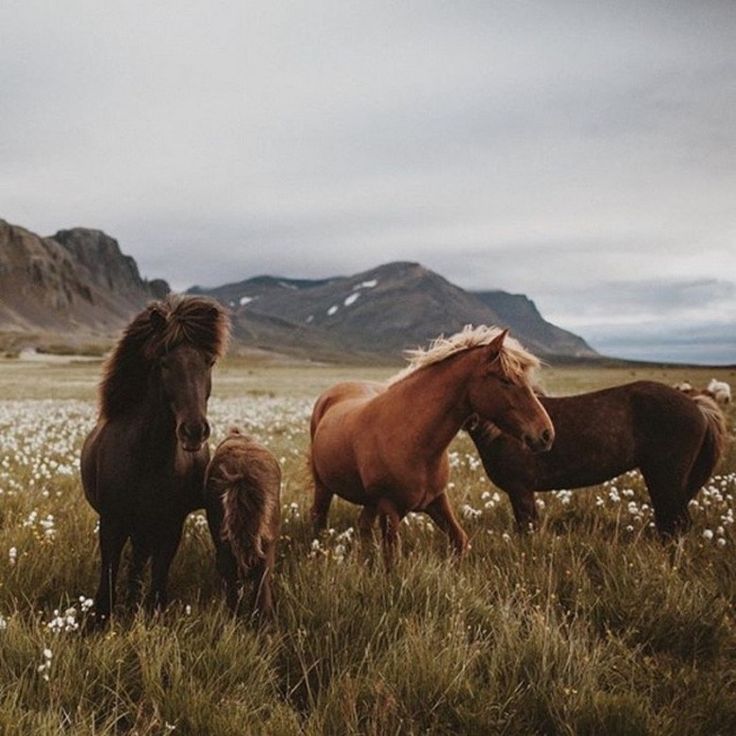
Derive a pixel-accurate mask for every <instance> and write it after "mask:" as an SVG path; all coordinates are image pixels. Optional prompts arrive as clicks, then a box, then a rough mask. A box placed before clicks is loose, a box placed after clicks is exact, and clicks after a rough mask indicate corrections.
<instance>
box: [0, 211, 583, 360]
mask: <svg viewBox="0 0 736 736" xmlns="http://www.w3.org/2000/svg"><path fill="white" fill-rule="evenodd" d="M168 291H169V286H168V284H167V283H166V282H165V281H162V280H153V281H148V280H146V279H144V278H142V277H141V275H140V272H139V270H138V266H137V264H136V262H135V260H134V259H133V258H132V257H130V256H127V255H125V254H123V253H122V251H121V250H120V246H119V244H118V242H117V241H116V240H114V239H113V238H111V237H109V236H108V235H106V234H105V233H104V232H102V231H100V230H93V229H87V228H73V229H70V230H60V231H58V232H57V233H56V234H55V235H53V236H51V237H40V236H38V235H35V234H34V233H32V232H30V231H29V230H26V229H25V228H22V227H18V226H15V225H10V224H9V223H7V222H5V221H3V220H0V332H2V333H4V334H6V335H7V334H11V335H13V336H15V337H18V336H19V335H20V336H22V335H24V334H39V333H43V334H45V335H59V336H62V337H63V339H70V338H79V337H80V336H85V337H87V336H92V337H97V338H99V339H100V341H101V342H103V343H104V342H105V341H107V343H110V342H111V341H112V339H114V337H115V335H116V334H117V333H118V331H119V330H120V329H121V328H122V327H124V325H125V324H126V323H127V322H128V320H129V319H130V318H131V316H132V315H134V314H135V313H136V312H138V311H139V310H140V309H141V308H143V307H144V306H145V304H147V303H148V302H149V301H151V300H152V299H157V298H161V297H163V296H164V295H165V294H167V293H168ZM189 291H190V292H192V293H202V294H208V295H211V296H212V297H214V298H216V299H218V300H219V301H221V302H222V303H223V304H225V305H226V306H228V307H229V308H230V309H231V311H232V315H233V335H234V338H235V341H234V343H235V347H236V348H237V347H238V346H244V347H247V348H257V349H259V350H266V351H270V352H278V353H285V354H288V355H296V356H301V357H305V358H311V359H326V360H337V359H351V360H353V359H358V360H381V361H384V360H387V359H390V360H392V359H395V358H396V357H397V356H398V355H399V354H400V353H401V351H402V350H404V349H406V348H408V347H415V346H417V345H426V344H427V342H428V341H429V340H431V339H432V338H433V337H436V336H437V335H439V334H443V333H444V334H451V333H453V332H456V331H457V330H459V329H461V328H462V327H463V326H464V325H465V324H482V323H485V324H498V325H503V326H507V327H510V328H511V330H512V332H513V334H514V335H515V336H516V337H517V338H518V339H520V340H521V341H522V343H523V344H525V345H526V346H527V347H529V348H530V349H531V350H533V351H534V352H537V353H539V354H540V355H543V356H557V355H559V356H567V357H576V358H588V357H595V356H596V355H597V354H596V353H595V351H594V350H592V349H591V348H590V347H589V346H588V345H587V344H586V343H585V342H584V340H582V338H579V337H578V336H576V335H573V334H572V333H570V332H567V331H565V330H562V329H561V328H559V327H556V326H555V325H552V324H550V323H549V322H547V321H545V320H544V319H543V317H542V316H541V314H540V313H539V311H538V310H537V308H536V307H535V305H534V303H533V302H531V301H530V300H529V299H527V297H525V296H523V295H515V294H508V293H506V292H500V291H487V292H478V293H471V292H468V291H465V290H463V289H461V288H460V287H459V286H456V285H455V284H452V283H451V282H449V281H448V280H447V279H445V278H444V277H443V276H441V275H439V274H438V273H435V272H434V271H431V270H429V269H427V268H425V267H424V266H422V265H421V264H419V263H412V262H405V261H400V262H395V263H387V264H383V265H381V266H378V267H377V268H374V269H370V270H369V271H364V272H361V273H358V274H354V275H352V276H337V277H333V278H326V279H292V278H280V277H277V276H257V277H255V278H249V279H246V280H244V281H240V282H237V283H232V284H225V285H223V286H219V287H214V288H201V287H192V289H190V290H189ZM62 341H63V340H62ZM73 341H74V340H72V342H73ZM17 342H18V341H17V340H16V341H15V342H14V344H17ZM77 342H78V339H77Z"/></svg>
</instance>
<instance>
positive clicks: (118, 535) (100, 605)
mask: <svg viewBox="0 0 736 736" xmlns="http://www.w3.org/2000/svg"><path fill="white" fill-rule="evenodd" d="M127 539H128V530H127V527H126V525H125V524H124V523H123V522H122V521H121V520H120V519H115V518H110V517H107V516H102V517H100V557H101V565H100V585H99V587H98V588H97V594H96V595H95V620H96V622H97V623H98V624H102V623H104V622H105V621H107V619H108V618H109V617H110V612H111V611H112V607H113V606H114V605H115V584H116V582H117V577H118V570H119V569H120V554H121V552H122V551H123V547H124V546H125V542H126V540H127Z"/></svg>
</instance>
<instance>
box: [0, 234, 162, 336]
mask: <svg viewBox="0 0 736 736" xmlns="http://www.w3.org/2000/svg"><path fill="white" fill-rule="evenodd" d="M168 291H169V286H168V284H167V283H166V282H165V281H160V280H156V281H146V280H145V279H142V278H141V276H140V274H139V273H138V266H137V265H136V263H135V261H134V260H133V259H132V258H130V257H129V256H125V255H123V254H122V253H121V251H120V247H119V246H118V243H117V241H115V240H113V239H112V238H110V237H109V236H107V235H105V233H103V232H101V231H99V230H87V229H84V228H75V229H73V230H61V231H59V232H58V233H56V235H54V236H52V237H48V238H42V237H39V236H38V235H35V234H34V233H32V232H30V231H28V230H26V229H24V228H22V227H18V226H16V225H10V224H8V223H7V222H5V221H4V220H0V330H4V331H11V332H15V331H23V332H38V331H42V332H47V333H48V332H53V333H59V334H64V333H70V332H77V331H80V330H81V331H85V332H88V333H94V334H100V335H110V334H112V333H113V332H114V331H116V330H117V329H119V328H120V327H122V326H124V325H125V324H126V322H127V321H128V320H129V319H130V317H131V315H133V314H134V313H135V312H137V311H138V310H140V309H141V308H142V307H143V306H144V305H145V304H147V303H148V302H149V301H151V299H154V298H159V297H161V296H163V295H164V294H166V293H168Z"/></svg>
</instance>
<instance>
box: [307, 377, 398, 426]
mask: <svg viewBox="0 0 736 736" xmlns="http://www.w3.org/2000/svg"><path fill="white" fill-rule="evenodd" d="M385 388H386V387H385V385H384V384H382V383H378V382H376V381H344V382H343V383H336V384H335V385H334V386H331V387H330V388H328V389H327V391H324V392H323V393H322V394H320V396H319V398H318V399H317V401H316V402H315V404H314V408H313V409H312V421H311V426H310V430H311V435H312V438H314V435H315V432H316V430H317V426H318V425H319V423H320V422H321V421H322V419H323V418H324V416H325V415H326V414H327V413H328V412H329V411H331V410H332V409H333V408H335V407H339V411H341V412H342V411H346V410H348V409H351V408H358V407H360V406H361V405H363V404H364V403H366V402H367V401H370V399H372V398H373V397H375V396H378V394H380V393H382V392H383V391H384V390H385Z"/></svg>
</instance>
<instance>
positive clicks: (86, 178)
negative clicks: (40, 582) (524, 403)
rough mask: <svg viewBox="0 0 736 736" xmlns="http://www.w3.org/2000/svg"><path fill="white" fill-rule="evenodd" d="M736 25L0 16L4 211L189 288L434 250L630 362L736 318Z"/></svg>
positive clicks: (74, 7)
mask: <svg viewBox="0 0 736 736" xmlns="http://www.w3.org/2000/svg"><path fill="white" fill-rule="evenodd" d="M735 33H736V5H734V4H733V3H731V2H704V3H691V2H671V3H667V4H666V5H665V4H662V3H658V2H654V1H651V2H636V3H635V2H623V3H615V4H610V5H608V6H605V5H604V4H600V3H582V2H574V1H572V0H570V1H569V2H568V1H564V2H563V1H562V0H559V1H557V2H550V3H542V2H515V3H508V2H467V3H452V4H447V3H439V2H438V3H434V2H422V3H418V2H416V3H414V2H409V3H400V4H396V3H388V2H385V3H384V2H370V3H369V2H336V1H335V2H320V3H312V2H310V3H306V2H305V3H291V2H290V3H286V2H272V3H260V4H256V3H242V2H234V0H230V1H228V0H226V1H225V2H221V3H217V4H215V5H213V4H212V3H206V2H204V0H201V1H197V0H193V1H189V2H185V3H173V2H161V3H154V4H151V3H143V2H129V3H124V4H122V3H121V4H99V3H94V2H92V1H91V0H68V2H65V3H64V4H63V5H58V6H54V5H49V4H48V3H45V2H40V0H28V1H26V2H19V1H18V0H9V1H8V2H5V3H3V4H2V6H0V34H2V35H1V37H0V95H1V97H0V99H2V100H3V114H2V115H1V116H0V215H1V216H4V217H5V218H7V219H10V220H11V221H14V222H18V223H20V224H23V225H26V226H28V227H30V228H32V229H34V230H37V231H40V232H43V233H50V232H53V231H54V230H56V229H57V228H60V227H68V226H73V225H89V226H95V227H101V228H103V229H105V230H106V231H108V232H110V233H111V234H113V235H115V236H116V237H118V239H119V240H120V241H121V243H122V245H123V248H124V249H125V250H126V251H127V252H130V253H131V254H132V255H134V256H135V257H136V258H137V260H138V261H139V263H140V264H141V267H142V270H143V271H144V272H145V273H146V274H148V275H149V276H157V275H163V276H166V277H168V278H170V280H171V281H172V282H173V283H174V284H175V285H176V286H178V287H186V286H188V285H190V284H192V283H195V282H198V283H205V284H215V283H220V282H224V281H229V280H233V279H237V278H243V277H246V276H249V275H254V274H256V273H264V272H278V273H282V274H285V275H306V276H323V275H328V274H334V273H346V272H350V271H356V270H360V269H364V268H369V267H372V266H374V265H377V264H378V263H380V262H384V261H387V260H397V259H402V260H404V259H412V260H420V261H422V262H424V263H425V264H426V265H428V266H430V267H433V268H437V269H438V270H440V271H441V272H442V273H444V274H445V275H447V276H448V277H449V278H450V279H451V280H453V281H455V282H456V283H459V284H461V285H463V286H467V287H471V288H493V287H500V288H505V289H508V290H511V291H519V292H526V293H528V294H529V295H530V296H532V297H533V298H534V299H535V300H536V301H537V303H538V304H539V306H540V308H541V309H542V310H543V312H544V313H545V314H546V315H548V316H550V317H553V318H555V319H557V321H558V322H560V323H561V324H562V325H563V326H569V327H571V328H574V329H577V330H579V331H580V332H582V334H584V335H585V336H586V337H589V338H590V339H592V340H593V341H594V342H595V340H596V339H597V336H598V335H599V333H600V331H601V330H604V329H605V330H609V329H610V333H609V332H606V334H607V335H610V336H611V338H610V340H609V342H606V343H605V345H606V346H608V345H612V346H616V345H618V346H619V347H617V348H616V349H617V350H619V351H621V350H625V349H627V348H626V347H625V346H624V345H623V343H618V342H616V341H615V339H617V338H615V335H616V334H620V335H621V336H622V339H626V336H627V335H631V334H632V332H631V330H632V323H633V322H635V321H636V320H637V319H638V320H639V321H641V322H642V324H643V323H646V322H647V321H649V320H652V321H653V322H655V323H658V324H660V325H662V327H663V334H665V333H666V334H672V335H674V334H675V333H676V332H677V330H679V329H681V325H682V321H683V319H689V320H690V321H691V322H693V321H694V320H697V321H698V323H699V324H706V323H707V324H710V323H711V322H712V323H714V324H722V323H726V322H728V321H729V320H731V322H733V321H736V320H735V319H734V311H733V302H734V298H733V293H732V292H729V288H732V287H729V286H728V285H727V282H729V281H730V280H732V279H733V275H734V274H736V247H734V235H735V234H736V209H734V207H733V192H734V190H735V185H736V173H735V172H736V145H735V144H736V141H735V140H734V139H735V138H736V133H734V127H733V124H732V121H733V119H734V113H736V54H734V51H733V38H734V35H735ZM629 282H633V283H631V284H629ZM687 284H700V286H697V285H696V286H692V285H691V286H688V285H687ZM708 284H711V286H708ZM713 284H715V285H713ZM693 295H695V296H693ZM701 298H702V300H703V301H700V300H701ZM696 308H697V309H696ZM693 323H694V322H693ZM665 328H666V329H665ZM670 328H671V329H670ZM617 330H618V333H617V332H616V331H617ZM667 330H669V331H667ZM600 334H602V333H600ZM614 338H615V339H614ZM606 339H607V340H608V339H609V338H606ZM692 339H693V341H695V339H696V335H695V333H694V332H693V334H692ZM611 340H612V341H611ZM601 344H604V343H601ZM672 344H673V345H674V343H672ZM640 347H641V349H642V350H646V346H640ZM636 349H638V348H636ZM673 350H674V348H673ZM677 350H679V348H677ZM663 351H664V352H666V347H665V348H663ZM664 352H663V353H662V356H659V357H666V356H665V355H664ZM674 354H675V353H674V352H673V355H674ZM678 354H679V353H678ZM713 355H715V352H714V353H713ZM719 355H720V353H719Z"/></svg>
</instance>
